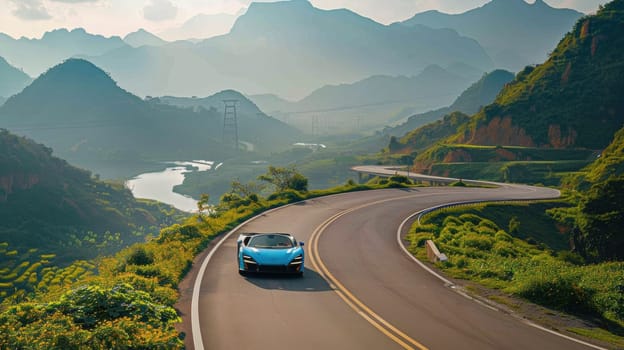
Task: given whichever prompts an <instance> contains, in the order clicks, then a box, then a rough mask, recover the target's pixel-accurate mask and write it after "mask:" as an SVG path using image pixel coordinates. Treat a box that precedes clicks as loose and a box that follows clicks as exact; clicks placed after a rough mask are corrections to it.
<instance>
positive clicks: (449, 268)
mask: <svg viewBox="0 0 624 350" xmlns="http://www.w3.org/2000/svg"><path fill="white" fill-rule="evenodd" d="M623 147H624V129H623V130H620V131H618V132H617V133H616V135H615V139H614V140H613V142H612V143H611V145H609V146H608V147H607V148H606V149H605V150H604V151H603V152H602V154H601V156H600V158H598V159H597V160H596V161H595V162H593V163H592V164H591V165H590V166H588V167H586V168H584V169H583V170H582V171H581V172H578V173H575V174H573V175H570V176H568V177H567V178H566V179H565V180H564V183H565V190H566V193H567V194H568V195H567V196H566V197H565V198H564V199H561V200H558V201H549V202H539V203H533V204H479V205H471V206H466V207H457V208H448V209H443V210H439V211H436V212H433V213H431V214H429V215H427V216H425V217H424V218H423V220H422V221H421V223H420V224H416V225H414V226H413V227H412V229H411V231H410V233H409V235H408V236H407V239H408V241H409V243H410V246H409V249H410V251H411V252H412V253H414V254H415V255H416V256H418V257H419V258H421V259H426V252H425V248H424V242H425V241H426V240H428V239H431V240H433V241H434V242H435V243H436V245H437V246H438V248H439V249H440V251H441V252H442V253H444V254H446V255H447V256H448V258H449V259H448V261H446V262H442V263H438V264H437V265H438V267H439V268H441V269H442V270H443V271H445V272H446V273H448V274H449V275H451V276H453V277H455V278H459V279H465V280H471V281H474V282H477V283H479V284H482V285H484V286H486V287H489V288H495V289H499V290H502V291H504V292H507V293H510V294H513V295H516V296H519V297H522V298H525V299H527V300H529V301H531V302H534V303H537V304H540V305H543V306H545V307H548V308H552V309H555V310H560V311H564V312H568V313H571V314H575V315H578V316H581V317H582V318H584V319H588V320H591V321H593V322H594V323H595V324H597V325H599V326H600V327H601V328H600V329H569V331H572V332H576V333H578V334H582V335H584V336H589V337H593V338H597V339H601V340H603V341H607V342H610V343H611V344H614V345H615V346H616V347H618V348H622V347H624V232H623V231H622V229H621V228H622V227H624V215H623V214H622V210H621V203H622V201H623V200H624V166H623V164H624V157H622V149H623Z"/></svg>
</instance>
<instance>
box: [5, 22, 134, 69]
mask: <svg viewBox="0 0 624 350" xmlns="http://www.w3.org/2000/svg"><path fill="white" fill-rule="evenodd" d="M124 46H127V44H126V43H124V42H123V40H121V38H120V37H116V36H114V37H110V38H105V37H103V36H101V35H94V34H89V33H87V32H86V31H85V30H84V29H82V28H77V29H73V30H71V31H69V30H67V29H56V30H53V31H50V32H47V33H45V34H44V35H43V37H42V38H41V39H27V38H20V39H13V38H11V37H10V36H8V35H5V34H2V33H0V56H2V57H4V58H5V59H6V60H7V61H8V62H9V63H11V64H12V65H13V66H15V67H17V68H21V69H23V70H24V72H26V73H27V74H28V75H30V76H32V77H37V76H38V75H39V74H41V73H43V72H45V71H46V70H47V69H49V68H51V67H53V66H55V65H57V64H59V63H60V62H62V61H63V60H65V59H67V58H70V57H73V56H75V55H89V56H98V55H102V54H104V53H106V52H109V51H111V50H114V49H118V48H121V47H124Z"/></svg>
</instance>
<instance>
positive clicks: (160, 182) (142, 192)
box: [126, 160, 222, 212]
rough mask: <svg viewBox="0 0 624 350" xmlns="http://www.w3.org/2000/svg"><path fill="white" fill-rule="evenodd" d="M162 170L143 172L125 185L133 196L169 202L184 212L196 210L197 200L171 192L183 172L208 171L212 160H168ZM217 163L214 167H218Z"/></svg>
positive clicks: (179, 181)
mask: <svg viewBox="0 0 624 350" xmlns="http://www.w3.org/2000/svg"><path fill="white" fill-rule="evenodd" d="M166 164H167V165H173V166H171V167H167V168H166V169H165V170H163V171H159V172H153V173H145V174H141V175H138V176H136V177H135V178H133V179H131V180H128V181H127V182H126V186H127V187H128V188H129V189H130V191H132V194H133V195H134V197H135V198H146V199H153V200H157V201H159V202H163V203H166V204H169V205H171V206H173V207H175V208H177V209H179V210H182V211H186V212H194V211H197V200H195V199H194V198H192V197H189V196H184V195H181V194H179V193H175V192H173V188H174V187H175V186H177V185H180V184H182V183H183V182H184V177H185V174H187V173H190V172H200V171H209V170H211V169H212V168H213V166H214V162H211V161H205V160H194V161H192V162H170V163H166ZM221 165H222V164H218V165H217V166H216V167H215V168H218V167H220V166H221Z"/></svg>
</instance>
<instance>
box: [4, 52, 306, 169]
mask: <svg viewBox="0 0 624 350" xmlns="http://www.w3.org/2000/svg"><path fill="white" fill-rule="evenodd" d="M253 119H254V123H253V124H252V125H253V128H250V127H247V124H248V120H246V119H245V118H244V117H243V118H241V119H240V120H239V124H240V125H241V127H240V139H241V140H245V141H248V142H257V143H255V148H256V149H259V150H270V149H272V147H281V146H284V145H290V144H291V143H292V142H294V141H296V138H295V137H296V135H297V132H296V131H295V130H293V129H292V128H290V127H288V126H287V125H285V124H283V123H281V122H279V121H277V120H274V119H271V118H269V117H266V116H261V117H259V116H256V115H254V116H253ZM250 124H251V123H250ZM0 127H4V128H7V129H10V130H12V131H14V132H16V133H18V134H21V135H27V136H28V137H31V138H33V139H35V140H37V141H38V142H44V143H45V144H46V145H48V146H50V147H52V148H53V149H54V151H55V152H56V154H57V155H59V156H61V157H63V158H64V159H67V160H69V161H71V162H72V163H74V164H78V165H81V166H85V167H88V168H90V169H91V170H93V171H96V172H98V173H100V174H102V175H105V174H106V173H107V171H109V169H107V165H106V164H107V163H106V162H109V161H110V162H131V163H136V162H140V161H171V160H178V159H182V160H184V159H209V160H211V159H217V158H218V157H222V156H224V154H225V153H227V152H228V150H227V148H224V146H222V145H221V141H222V131H223V114H222V113H218V112H217V111H216V110H210V109H201V110H192V109H182V108H178V107H175V106H169V105H165V104H162V103H160V102H159V101H158V100H155V99H148V100H142V99H140V98H138V97H136V96H134V95H132V94H130V93H129V92H127V91H125V90H123V89H121V88H120V87H119V86H118V85H117V84H116V83H115V81H113V80H112V79H111V78H110V77H109V76H108V75H107V74H106V73H105V72H104V71H102V70H101V69H99V68H98V67H96V66H95V65H93V64H92V63H90V62H88V61H84V60H81V59H69V60H67V61H65V62H64V63H62V64H60V65H58V66H56V67H54V68H52V69H50V70H49V71H48V72H46V73H45V74H43V75H41V76H40V77H39V78H37V79H36V80H35V81H34V82H33V83H32V84H31V85H29V86H28V87H27V88H26V89H24V90H23V91H22V92H21V93H19V94H17V95H15V96H13V97H11V98H10V99H9V100H7V101H6V102H5V104H4V105H3V106H2V107H0Z"/></svg>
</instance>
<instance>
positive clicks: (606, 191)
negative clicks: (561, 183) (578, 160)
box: [568, 129, 624, 261]
mask: <svg viewBox="0 0 624 350" xmlns="http://www.w3.org/2000/svg"><path fill="white" fill-rule="evenodd" d="M568 185H572V186H570V187H571V188H573V189H575V190H577V191H578V192H577V193H578V197H580V202H579V206H578V212H575V213H574V219H575V222H576V226H577V228H578V229H577V230H575V232H574V239H575V244H576V248H577V250H578V251H579V252H580V253H581V254H582V255H583V256H585V257H586V258H587V259H589V260H591V261H605V260H606V261H611V260H624V231H623V230H622V227H624V214H623V212H622V202H624V129H621V130H620V131H618V132H617V133H616V134H615V138H614V140H613V142H611V144H610V145H609V146H608V147H607V148H606V149H605V150H604V151H603V152H602V154H601V155H600V157H599V158H598V159H597V160H596V161H594V162H593V163H592V164H591V165H589V166H588V167H587V168H585V169H583V171H581V172H580V173H579V174H577V175H576V176H573V177H572V178H571V179H570V181H569V183H568Z"/></svg>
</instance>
